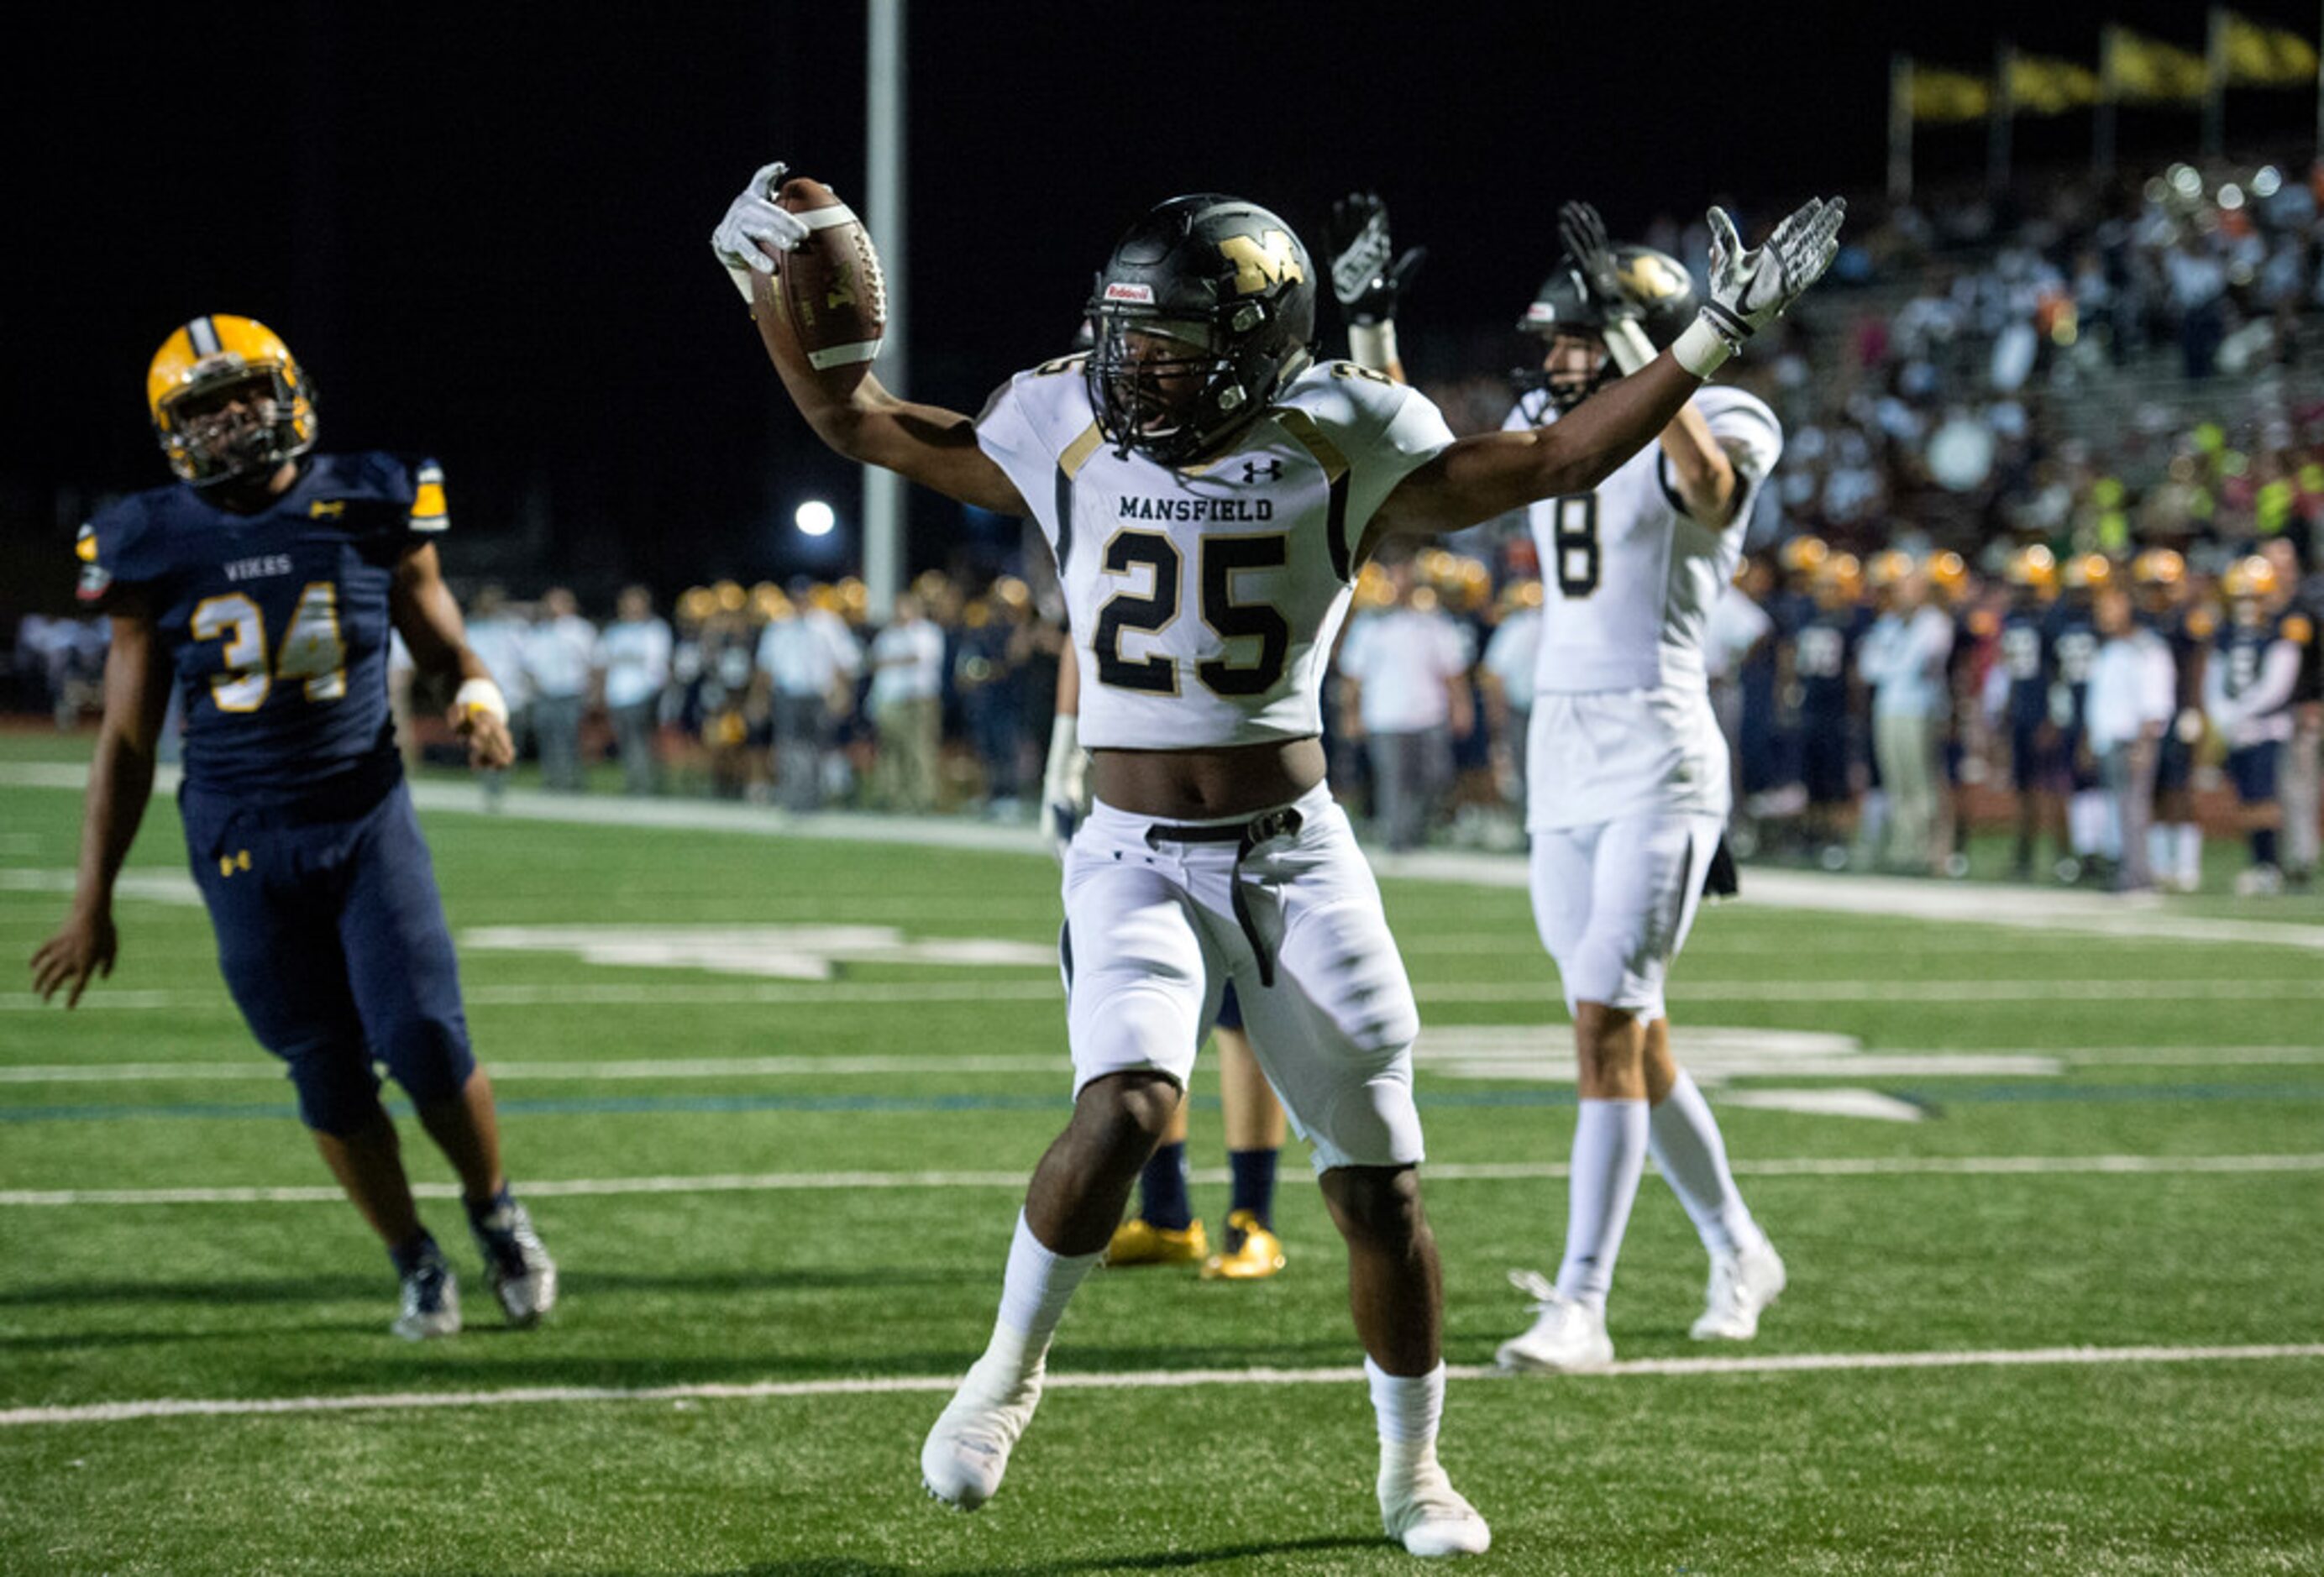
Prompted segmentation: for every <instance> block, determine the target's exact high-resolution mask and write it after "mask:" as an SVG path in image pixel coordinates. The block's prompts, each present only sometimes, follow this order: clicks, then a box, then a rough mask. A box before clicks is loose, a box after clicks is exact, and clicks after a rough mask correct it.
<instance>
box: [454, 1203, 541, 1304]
mask: <svg viewBox="0 0 2324 1577" xmlns="http://www.w3.org/2000/svg"><path fill="white" fill-rule="evenodd" d="M468 1230H469V1231H471V1232H473V1233H475V1239H476V1248H477V1250H479V1251H481V1252H482V1253H483V1255H484V1279H485V1280H486V1282H488V1283H489V1284H490V1285H491V1286H492V1289H493V1296H494V1297H496V1298H498V1299H499V1300H500V1305H501V1312H502V1313H503V1314H506V1315H507V1316H508V1323H510V1324H512V1325H515V1326H518V1327H520V1328H522V1327H524V1326H528V1325H537V1324H539V1323H540V1317H541V1316H542V1315H543V1314H547V1313H548V1312H549V1310H550V1309H551V1308H552V1307H554V1306H555V1305H556V1303H557V1262H556V1261H555V1260H553V1259H550V1258H549V1250H547V1249H546V1248H544V1247H543V1246H542V1245H541V1241H540V1234H539V1232H537V1231H533V1230H532V1217H530V1215H528V1214H526V1213H525V1209H524V1206H523V1205H521V1204H519V1203H517V1202H516V1201H515V1200H514V1199H512V1198H511V1197H510V1195H509V1194H508V1192H507V1190H505V1189H503V1190H502V1192H501V1195H500V1197H499V1198H498V1199H496V1200H494V1201H493V1203H492V1204H491V1206H490V1207H489V1208H487V1209H485V1210H484V1211H481V1212H478V1211H474V1210H471V1211H470V1212H469V1213H468Z"/></svg>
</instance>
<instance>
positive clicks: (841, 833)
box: [0, 762, 2324, 952]
mask: <svg viewBox="0 0 2324 1577" xmlns="http://www.w3.org/2000/svg"><path fill="white" fill-rule="evenodd" d="M176 781H177V774H176V772H175V771H174V770H171V769H168V768H164V769H162V770H161V772H160V773H158V774H156V778H155V782H154V788H155V790H156V792H159V793H168V792H171V791H173V789H174V787H175V784H176ZM87 786H88V769H87V768H86V767H83V766H79V765H75V764H71V763H65V762H5V763H0V788H50V789H60V790H69V791H71V792H74V793H78V792H81V791H82V790H83V789H85V788H87ZM412 798H413V799H414V800H415V801H416V802H417V803H418V805H419V806H420V808H421V809H423V810H426V811H428V812H429V813H430V814H438V815H440V814H450V815H457V816H483V815H486V814H488V813H487V812H486V811H485V810H484V797H483V794H482V793H481V791H480V790H478V789H477V788H474V787H472V786H470V785H468V784H465V783H457V782H445V781H440V780H437V779H422V780H420V781H416V782H414V783H413V785H412ZM502 803H503V809H502V810H501V811H499V812H498V813H496V814H498V815H500V816H502V817H503V818H504V819H507V820H511V821H535V822H554V823H563V824H567V825H595V826H622V827H651V828H660V829H675V830H682V831H694V832H718V833H735V834H742V835H748V836H753V837H776V838H793V839H813V840H816V841H823V842H838V843H871V844H908V845H917V846H920V847H927V848H942V849H953V850H961V851H969V852H975V853H997V854H1017V855H1021V856H1024V857H1026V858H1028V859H1031V858H1045V857H1047V844H1045V843H1044V842H1043V841H1042V840H1041V838H1040V837H1039V835H1037V833H1036V832H1035V831H1034V830H1033V829H1032V828H1030V827H1026V826H1005V825H992V824H990V823H979V822H971V821H957V820H940V819H927V820H922V819H917V818H912V817H905V816H864V815H857V814H853V813H847V812H842V813H832V814H825V815H818V816H788V815H786V814H784V813H783V812H781V811H778V810H774V809H771V808H770V807H765V806H753V805H729V804H722V803H718V802H715V801H710V800H695V799H631V798H624V797H622V796H616V795H552V794H543V793H541V792H539V791H538V790H532V789H512V790H511V791H510V792H509V793H508V795H507V796H506V797H505V798H504V799H503V802H502ZM1371 861H1372V863H1373V865H1374V867H1375V868H1376V869H1377V870H1378V871H1379V873H1380V874H1381V875H1382V876H1389V877H1408V878H1411V879H1414V880H1416V881H1443V882H1452V883H1456V884H1459V885H1463V886H1470V887H1494V888H1523V887H1524V886H1525V885H1526V862H1525V860H1524V858H1523V857H1522V856H1521V855H1517V854H1487V853H1473V852H1466V851H1446V852H1444V853H1423V854H1388V853H1383V852H1373V853H1372V854H1371ZM1743 885H1744V892H1745V895H1746V898H1745V901H1746V903H1747V904H1748V905H1750V906H1752V907H1756V908H1773V909H1812V910H1818V911H1821V912H1824V913H1831V914H1853V915H1862V916H1866V917H1869V918H1881V919H1913V920H1936V921H1954V922H1959V923H1962V924H1967V925H1976V926H1981V927H1994V926H2002V927H2015V928H2022V929H2031V930H2038V931H2079V932H2083V933H2086V934H2089V935H2096V936H2122V937H2138V938H2144V939H2148V940H2162V941H2175V942H2210V943H2222V944H2238V943H2258V944H2262V945H2273V946H2282V947H2300V948H2305V949H2308V950H2310V951H2319V952H2324V926H2318V925H2306V924H2299V923H2280V922H2275V921H2271V920H2264V919H2252V920H2246V919H2241V918H2235V919H2227V918H2212V917H2209V916H2201V915H2185V914H2178V913H2174V912H2172V910H2171V909H2170V908H2167V907H2156V906H2154V905H2151V904H2148V903H2144V902H2140V901H2135V900H2134V901H2126V900H2124V899H2118V898H2116V897H2113V896H2110V895H2108V894H2105V893H2095V892H2075V891H2057V890H2048V889H2043V888H2035V887H2019V886H2006V887H2005V886H1999V885H1996V884H1993V883H1988V882H1967V881H1956V882H1946V881H1913V880H1911V879H1909V878H1904V877H1882V876H1855V875H1841V876H1831V875H1825V874H1823V873H1821V872H1817V871H1783V870H1775V869H1771V868H1768V867H1766V866H1753V867H1751V868H1750V869H1749V870H1748V871H1746V873H1745V875H1744V881H1743Z"/></svg>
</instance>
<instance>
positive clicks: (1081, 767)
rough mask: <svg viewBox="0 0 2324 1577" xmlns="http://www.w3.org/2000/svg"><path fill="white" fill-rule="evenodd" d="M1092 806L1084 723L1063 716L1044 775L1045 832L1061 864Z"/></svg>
mask: <svg viewBox="0 0 2324 1577" xmlns="http://www.w3.org/2000/svg"><path fill="white" fill-rule="evenodd" d="M1067 660H1069V661H1070V660H1071V659H1070V658H1069V659H1067ZM1089 804H1090V796H1089V757H1088V756H1087V755H1086V754H1084V752H1083V750H1082V744H1081V721H1080V719H1078V718H1077V717H1075V716H1074V715H1073V714H1072V713H1070V712H1060V713H1058V714H1057V720H1056V723H1054V724H1051V725H1050V727H1049V764H1048V767H1047V770H1045V771H1043V772H1042V774H1041V831H1042V833H1043V835H1046V836H1047V838H1048V840H1049V852H1050V853H1053V854H1055V855H1056V857H1057V858H1058V859H1059V860H1060V861H1063V860H1064V859H1065V850H1066V849H1067V848H1068V847H1070V846H1071V845H1072V844H1073V841H1074V828H1075V827H1078V826H1079V825H1081V821H1082V817H1083V816H1086V815H1088V814H1089Z"/></svg>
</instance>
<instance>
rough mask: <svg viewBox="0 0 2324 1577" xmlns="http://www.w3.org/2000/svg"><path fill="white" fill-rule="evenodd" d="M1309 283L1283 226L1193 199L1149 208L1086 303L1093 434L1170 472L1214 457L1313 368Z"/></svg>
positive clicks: (1304, 262)
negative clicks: (1090, 342) (1309, 363)
mask: <svg viewBox="0 0 2324 1577" xmlns="http://www.w3.org/2000/svg"><path fill="white" fill-rule="evenodd" d="M1313 274H1314V269H1313V267H1312V265H1311V264H1310V263H1309V262H1308V258H1307V251H1306V248H1305V247H1304V246H1302V245H1301V244H1300V243H1299V238H1298V237H1297V236H1296V235H1294V234H1292V232H1291V228H1290V226H1287V225H1286V224H1284V223H1283V221H1282V220H1280V219H1278V218H1277V217H1275V216H1274V215H1273V214H1271V213H1269V212H1268V211H1267V210H1266V209H1265V208H1259V207H1258V206H1257V205H1255V204H1251V203H1246V202H1242V201H1240V200H1239V199H1237V198H1228V197H1221V196H1218V195H1216V194H1203V195H1199V196H1194V197H1183V198H1172V199H1170V200H1169V201H1168V202H1166V203H1163V204H1161V205H1160V206H1159V207H1157V208H1154V209H1153V210H1152V211H1151V212H1149V213H1148V214H1147V215H1146V217H1144V218H1142V219H1140V220H1139V222H1138V223H1137V224H1136V225H1134V226H1131V227H1130V232H1129V234H1128V235H1124V236H1123V237H1122V238H1121V241H1120V243H1119V244H1117V245H1116V246H1115V247H1114V249H1113V255H1112V256H1111V258H1109V259H1108V260H1107V262H1106V266H1105V269H1104V271H1103V272H1101V273H1100V274H1099V275H1098V280H1097V289H1096V291H1095V293H1094V295H1093V298H1092V300H1091V301H1090V304H1089V309H1088V310H1089V316H1090V318H1091V321H1092V323H1093V326H1094V328H1095V335H1096V343H1095V345H1094V346H1093V348H1092V350H1091V352H1090V357H1089V361H1088V364H1087V366H1086V371H1085V374H1084V375H1085V376H1086V378H1087V380H1088V384H1089V395H1090V404H1091V406H1092V408H1093V410H1094V411H1095V413H1096V416H1097V421H1098V428H1099V430H1100V431H1102V433H1103V434H1104V435H1105V437H1106V438H1107V440H1108V441H1109V442H1111V444H1113V446H1114V447H1115V448H1116V450H1117V451H1118V452H1119V453H1121V454H1123V455H1127V454H1129V453H1130V451H1132V450H1136V451H1137V452H1138V453H1139V454H1142V455H1144V456H1146V457H1148V458H1149V459H1153V460H1156V461H1158V462H1159V463H1161V464H1163V465H1166V466H1183V465H1186V464H1189V463H1191V462H1193V461H1196V460H1200V459H1202V458H1203V457H1207V456H1210V455H1213V454H1215V453H1217V452H1218V451H1219V450H1220V449H1221V448H1222V447H1224V446H1225V445H1226V444H1227V443H1228V442H1229V441H1230V440H1231V438H1233V437H1234V436H1235V435H1236V434H1237V433H1239V432H1240V431H1241V430H1242V429H1243V428H1244V427H1245V426H1247V425H1248V424H1249V423H1250V422H1251V421H1252V420H1255V419H1256V418H1257V417H1258V415H1259V412H1260V411H1261V410H1265V409H1266V407H1267V403H1268V401H1269V400H1271V399H1273V398H1274V396H1275V393H1276V392H1277V390H1278V389H1279V388H1281V387H1282V385H1283V384H1284V383H1286V382H1287V381H1288V380H1289V379H1291V378H1293V377H1295V376H1296V375H1297V374H1298V373H1299V371H1300V369H1301V368H1303V367H1304V366H1305V365H1306V364H1307V361H1308V359H1309V358H1310V356H1311V355H1312V354H1313V343H1314V332H1315V287H1314V279H1313Z"/></svg>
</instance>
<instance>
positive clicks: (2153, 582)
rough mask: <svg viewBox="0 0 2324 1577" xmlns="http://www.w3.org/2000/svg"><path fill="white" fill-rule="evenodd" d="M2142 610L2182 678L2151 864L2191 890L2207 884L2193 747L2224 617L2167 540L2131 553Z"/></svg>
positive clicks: (2166, 747) (2168, 884) (2165, 741)
mask: <svg viewBox="0 0 2324 1577" xmlns="http://www.w3.org/2000/svg"><path fill="white" fill-rule="evenodd" d="M2130 577H2131V580H2132V583H2133V584H2134V585H2135V586H2136V587H2137V590H2138V600H2139V612H2140V613H2141V614H2142V615H2143V616H2144V618H2145V620H2146V622H2147V623H2148V624H2149V625H2150V626H2152V627H2153V631H2154V632H2155V633H2156V634H2158V635H2160V636H2162V637H2163V644H2164V645H2165V646H2167V647H2169V648H2170V650H2171V662H2172V669H2173V670H2174V674H2175V679H2174V682H2175V684H2176V686H2177V692H2176V694H2177V696H2178V701H2177V706H2176V710H2175V715H2174V716H2173V718H2172V725H2171V726H2170V727H2169V728H2167V729H2165V730H2163V738H2162V741H2161V742H2160V743H2159V744H2158V745H2157V747H2156V749H2155V756H2154V820H2153V825H2151V826H2149V827H2148V829H2147V856H2146V857H2147V865H2148V868H2149V869H2150V870H2151V871H2153V874H2154V880H2155V881H2156V882H2157V884H2159V885H2160V886H2162V887H2164V888H2169V889H2175V890H2178V891H2181V892H2193V891H2195V890H2197V889H2198V888H2199V887H2201V886H2202V884H2203V829H2202V827H2201V826H2200V825H2198V824H2197V822H2196V820H2195V791H2194V778H2195V747H2196V746H2197V745H2199V744H2200V743H2202V742H2203V658H2204V654H2205V653H2206V652H2207V651H2208V650H2209V648H2210V643H2211V638H2212V637H2213V636H2214V635H2216V634H2218V618H2217V617H2216V616H2215V615H2214V614H2213V613H2212V612H2211V610H2210V609H2209V608H2208V607H2204V606H2201V605H2199V604H2196V603H2194V602H2193V601H2192V600H2191V599H2190V595H2189V591H2190V588H2189V586H2188V584H2187V561H2186V560H2185V559H2184V558H2181V557H2180V556H2179V555H2178V554H2177V553H2175V552H2173V551H2172V549H2168V548H2149V549H2146V551H2144V552H2143V553H2141V554H2140V555H2139V556H2138V557H2137V558H2135V559H2133V560H2132V561H2131V566H2130Z"/></svg>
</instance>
